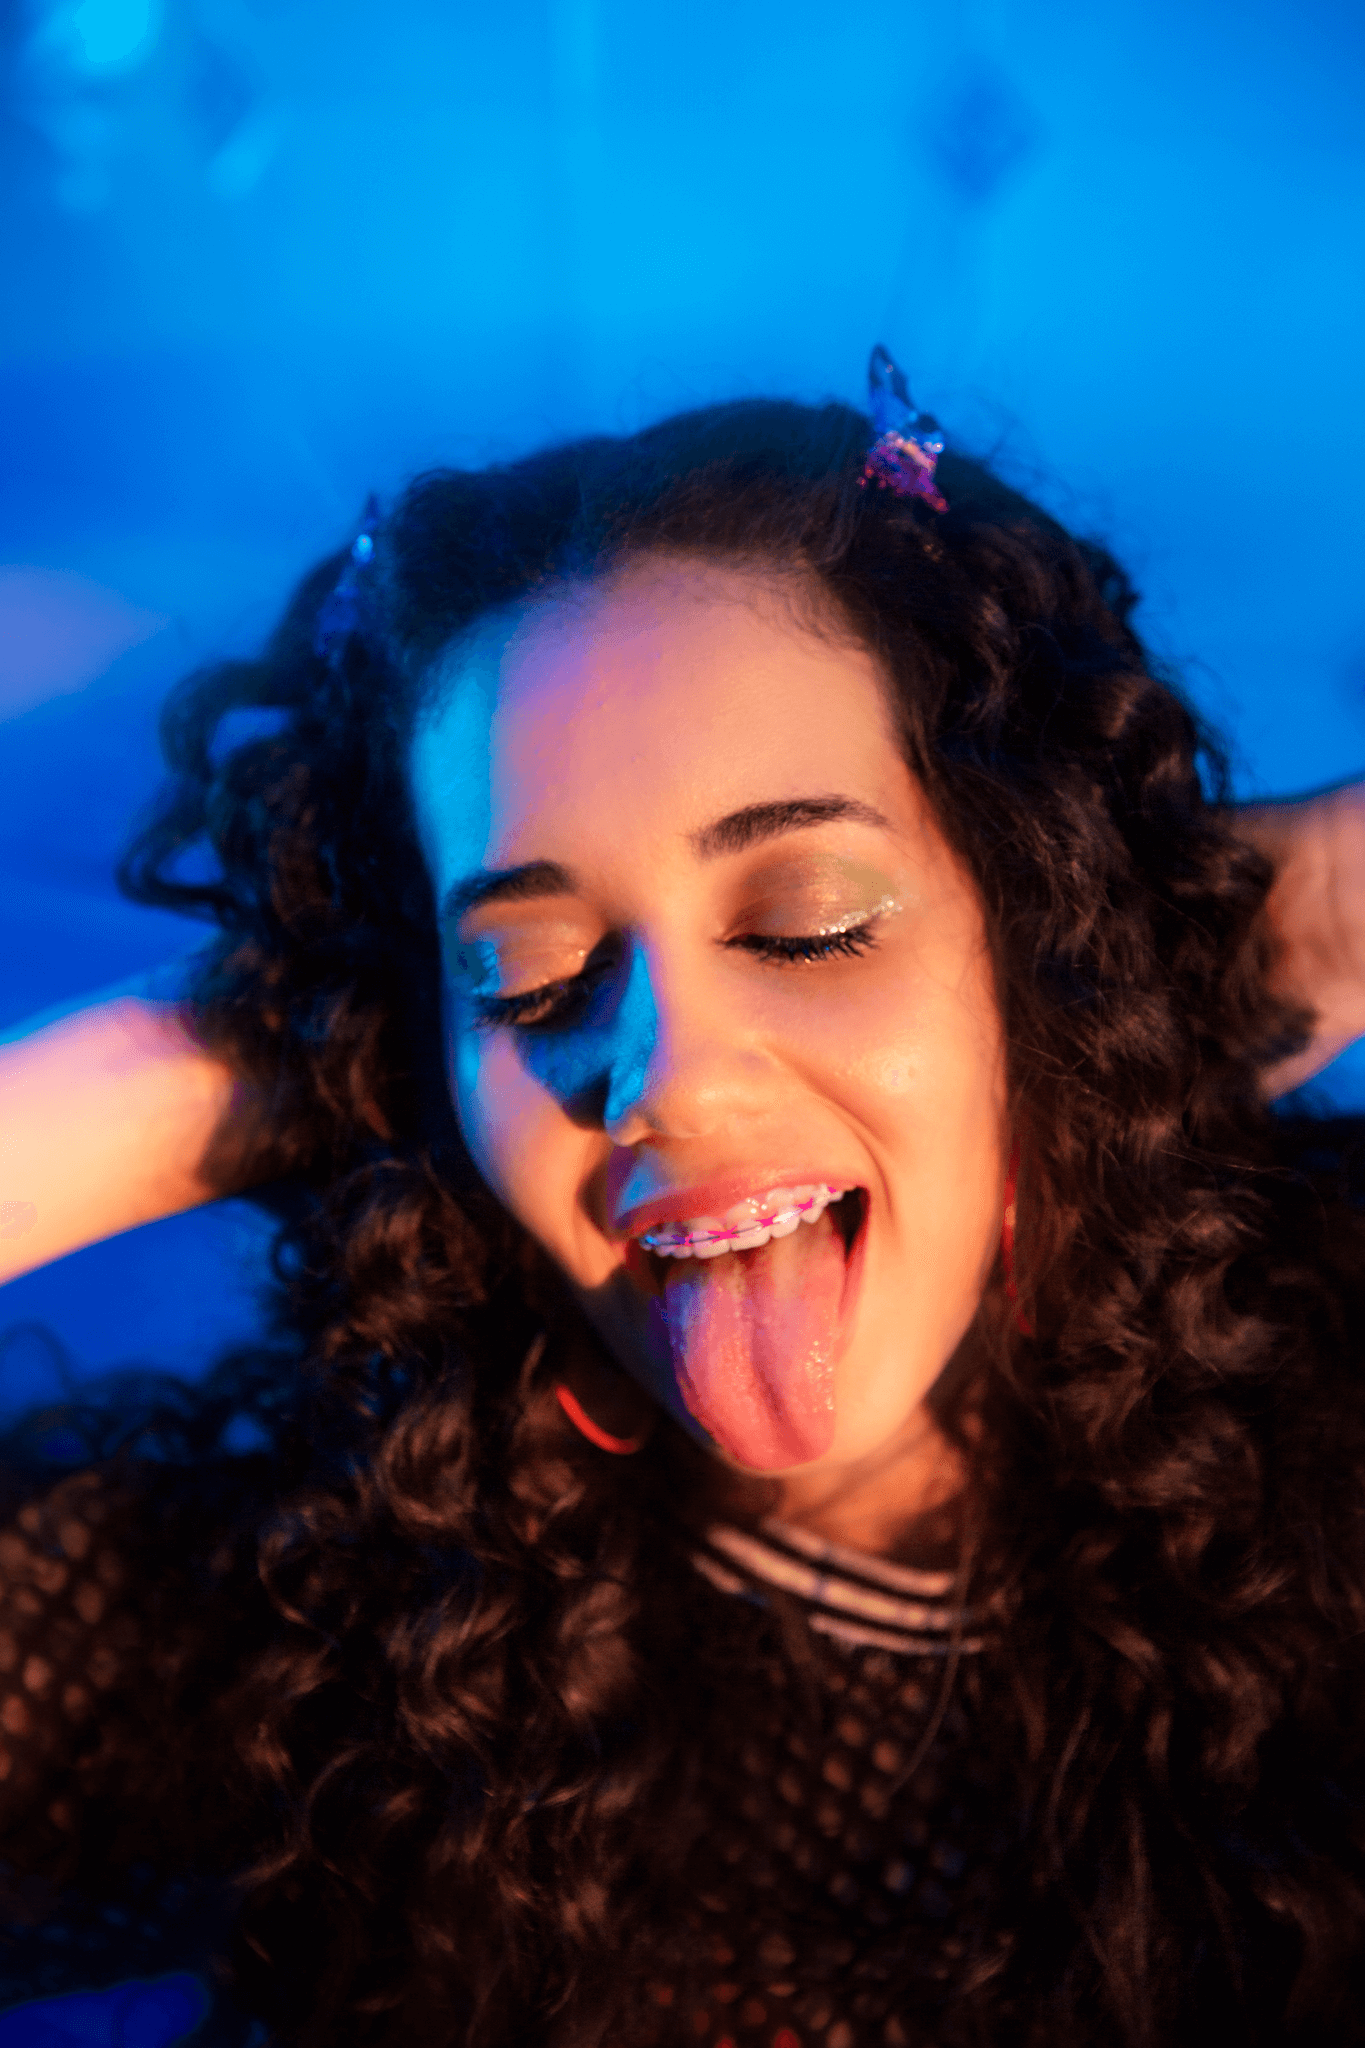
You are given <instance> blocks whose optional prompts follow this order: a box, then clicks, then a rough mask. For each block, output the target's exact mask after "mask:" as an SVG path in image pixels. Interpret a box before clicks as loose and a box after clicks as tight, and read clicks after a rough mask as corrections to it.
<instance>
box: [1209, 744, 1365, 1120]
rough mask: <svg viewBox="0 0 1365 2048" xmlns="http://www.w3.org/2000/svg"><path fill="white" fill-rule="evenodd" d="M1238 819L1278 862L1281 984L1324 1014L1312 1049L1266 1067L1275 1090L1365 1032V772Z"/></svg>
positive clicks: (1273, 916) (1249, 808)
mask: <svg viewBox="0 0 1365 2048" xmlns="http://www.w3.org/2000/svg"><path fill="white" fill-rule="evenodd" d="M1236 824H1237V828H1238V830H1239V831H1241V832H1243V833H1244V834H1245V836H1246V837H1247V838H1248V839H1250V840H1251V841H1252V842H1253V843H1254V844H1255V845H1256V846H1258V847H1259V848H1260V850H1261V851H1262V852H1263V853H1265V854H1267V855H1268V856H1269V858H1270V859H1271V860H1272V861H1273V862H1274V864H1275V868H1276V876H1275V881H1274V884H1273V886H1272V888H1271V892H1270V898H1269V902H1268V904H1267V912H1268V914H1269V917H1270V920H1271V923H1272V925H1273V927H1274V929H1275V932H1276V934H1277V935H1278V938H1279V940H1280V948H1281V950H1280V963H1279V970H1278V973H1277V976H1276V980H1277V984H1278V986H1279V987H1280V988H1281V989H1283V991H1284V992H1285V993H1286V994H1287V995H1292V996H1294V997H1296V998H1297V999H1298V1000H1299V1001H1301V1002H1303V1003H1306V1004H1308V1005H1309V1007H1310V1008H1311V1009H1312V1010H1313V1011H1314V1012H1315V1015H1316V1019H1317V1022H1316V1027H1315V1029H1314V1033H1313V1037H1312V1040H1311V1042H1310V1043H1309V1044H1308V1045H1307V1046H1306V1047H1305V1048H1304V1050H1303V1052H1301V1053H1300V1054H1298V1055H1297V1056H1296V1057H1295V1058H1294V1059H1291V1060H1285V1061H1284V1062H1282V1064H1281V1065H1279V1066H1278V1067H1274V1068H1272V1069H1271V1070H1270V1072H1269V1073H1268V1074H1267V1076H1266V1093H1267V1094H1268V1095H1270V1096H1275V1095H1280V1094H1283V1093H1284V1092H1285V1091H1286V1090H1287V1089H1289V1088H1296V1087H1298V1086H1299V1085H1300V1083H1301V1082H1304V1081H1307V1080H1309V1079H1310V1078H1311V1077H1312V1075H1314V1074H1316V1073H1317V1072H1318V1071H1319V1069H1320V1068H1322V1067H1325V1066H1326V1065H1327V1064H1328V1062H1329V1061H1330V1060H1334V1059H1335V1058H1336V1056H1337V1054H1338V1053H1339V1052H1344V1051H1345V1049H1346V1047H1347V1046H1348V1045H1350V1044H1351V1043H1352V1042H1353V1041H1354V1040H1355V1039H1357V1038H1359V1037H1361V1036H1362V1035H1365V782H1353V783H1348V784H1345V785H1343V786H1342V787H1341V788H1339V789H1329V790H1323V791H1320V792H1318V793H1317V794H1315V795H1313V796H1307V797H1301V798H1296V799H1295V800H1293V801H1292V802H1287V803H1266V804H1247V805H1245V806H1243V807H1242V808H1241V809H1239V811H1238V812H1237V814H1236Z"/></svg>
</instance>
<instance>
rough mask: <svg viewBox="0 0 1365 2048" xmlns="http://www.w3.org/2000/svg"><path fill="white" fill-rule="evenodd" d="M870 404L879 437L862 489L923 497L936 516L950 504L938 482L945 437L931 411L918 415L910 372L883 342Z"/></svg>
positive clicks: (870, 373)
mask: <svg viewBox="0 0 1365 2048" xmlns="http://www.w3.org/2000/svg"><path fill="white" fill-rule="evenodd" d="M867 392H868V403H869V408H870V410H871V413H872V423H873V425H874V426H875V427H876V429H877V438H876V440H875V441H874V442H873V443H872V446H871V447H870V448H869V449H868V451H867V460H866V462H864V464H863V473H862V475H861V476H860V477H859V479H858V488H859V489H860V490H865V489H866V488H867V485H868V484H869V483H874V484H876V486H877V488H878V490H881V491H894V492H895V494H896V496H897V497H898V498H923V500H924V502H925V504H926V505H931V506H932V507H933V509H934V511H935V512H946V511H947V510H948V501H947V499H946V498H945V497H943V495H942V494H941V492H940V491H939V489H938V486H937V484H936V483H935V482H934V472H935V470H936V469H937V468H938V458H939V456H940V455H942V453H943V435H942V434H941V432H940V431H939V424H938V421H937V420H936V419H935V418H934V417H933V415H932V413H927V412H917V411H916V409H915V406H914V403H913V401H912V399H911V397H910V387H909V385H908V384H907V383H906V381H905V372H904V370H902V369H900V368H899V367H898V365H897V364H896V363H895V362H893V361H892V359H891V357H890V355H889V354H888V353H887V351H886V350H885V349H884V348H883V347H882V345H881V343H880V342H878V344H877V346H876V348H874V349H873V351H872V360H871V361H870V362H869V364H868V366H867Z"/></svg>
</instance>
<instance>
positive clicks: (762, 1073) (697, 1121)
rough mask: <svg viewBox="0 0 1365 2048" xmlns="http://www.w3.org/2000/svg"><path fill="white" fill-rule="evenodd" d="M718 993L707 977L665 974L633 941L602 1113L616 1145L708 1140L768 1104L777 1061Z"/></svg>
mask: <svg viewBox="0 0 1365 2048" xmlns="http://www.w3.org/2000/svg"><path fill="white" fill-rule="evenodd" d="M718 997H719V991H718V990H716V989H715V988H714V987H711V986H708V985H707V984H706V977H704V976H701V977H698V976H696V975H691V976H689V975H686V974H684V973H682V972H681V971H673V972H665V970H664V968H663V966H662V964H661V963H660V962H659V961H657V960H655V961H651V959H650V957H649V955H648V953H647V952H646V949H645V947H644V946H643V945H640V944H638V943H637V944H635V945H634V946H633V947H632V949H631V957H630V967H629V972H628V974H627V977H626V983H625V987H624V989H623V991H622V994H621V1000H620V1002H619V1004H618V1006H617V1009H616V1012H615V1016H614V1018H613V1026H614V1029H613V1031H612V1054H611V1064H610V1069H609V1072H608V1075H607V1087H606V1097H605V1101H604V1105H603V1112H602V1124H603V1129H604V1130H605V1131H606V1133H607V1136H608V1137H609V1138H611V1139H612V1141H613V1142H614V1143H615V1144H617V1145H637V1144H640V1143H641V1142H644V1141H647V1140H649V1139H651V1138H653V1139H660V1138H663V1139H677V1140H684V1139H689V1138H706V1137H709V1136H711V1135H712V1133H714V1132H715V1131H717V1130H718V1129H720V1128H722V1127H728V1126H729V1125H732V1124H733V1123H735V1122H737V1121H742V1120H746V1119H747V1118H749V1117H752V1116H753V1115H754V1113H755V1111H756V1110H757V1109H758V1108H759V1107H760V1105H761V1102H762V1098H763V1095H764V1092H765V1090H764V1080H765V1077H766V1075H767V1074H768V1073H769V1071H770V1065H771V1063H770V1061H769V1060H768V1059H767V1058H766V1057H765V1055H764V1054H763V1053H762V1052H761V1051H759V1050H758V1049H757V1048H756V1047H752V1046H750V1045H748V1044H746V1043H745V1037H744V1033H743V1030H742V1027H740V1028H738V1029H737V1028H734V1027H735V1026H736V1024H737V1021H738V1020H733V1019H730V1020H727V1018H726V1016H725V1014H724V1010H723V1006H722V1004H721V1003H720V1001H719V1000H718ZM727 1022H728V1023H729V1025H730V1027H731V1028H728V1029H727Z"/></svg>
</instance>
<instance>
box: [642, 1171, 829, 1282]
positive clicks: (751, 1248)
mask: <svg viewBox="0 0 1365 2048" xmlns="http://www.w3.org/2000/svg"><path fill="white" fill-rule="evenodd" d="M741 1210H744V1211H748V1212H749V1213H748V1214H740V1213H738V1212H739V1211H741ZM867 1211H868V1195H867V1190H866V1188H860V1187H847V1188H837V1187H831V1186H830V1185H829V1184H828V1183H824V1182H822V1183H818V1184H815V1185H807V1186H802V1187H796V1188H778V1189H774V1190H772V1191H771V1193H770V1194H769V1195H767V1196H765V1197H763V1198H762V1200H756V1201H751V1202H746V1203H742V1204H737V1205H736V1209H735V1211H733V1212H729V1213H728V1214H727V1215H725V1216H721V1217H710V1216H706V1217H695V1218H688V1219H687V1221H686V1222H682V1223H670V1224H664V1225H662V1226H661V1227H659V1228H657V1229H654V1230H648V1231H645V1232H644V1233H643V1234H642V1235H641V1236H640V1237H633V1238H631V1239H630V1240H629V1241H628V1243H627V1247H626V1266H627V1268H628V1270H629V1271H630V1273H631V1275H632V1277H633V1278H634V1279H635V1280H636V1281H637V1282H638V1283H640V1284H641V1285H642V1286H644V1287H645V1288H646V1290H647V1291H648V1292H649V1293H651V1294H662V1292H663V1290H664V1288H665V1286H666V1285H667V1282H668V1279H669V1275H670V1273H671V1272H673V1271H674V1270H675V1262H682V1261H684V1260H692V1259H698V1260H701V1261H709V1260H712V1259H719V1258H722V1257H733V1258H737V1259H739V1260H740V1261H741V1263H742V1264H748V1263H750V1261H751V1257H752V1255H753V1254H754V1253H756V1252H760V1251H762V1250H763V1249H764V1247H765V1246H767V1245H769V1244H772V1243H774V1242H780V1241H781V1240H782V1239H783V1238H787V1237H792V1236H795V1235H796V1233H797V1232H798V1230H799V1229H800V1228H801V1226H802V1225H805V1226H807V1227H811V1228H813V1227H814V1226H816V1225H817V1224H819V1222H820V1220H821V1218H822V1217H824V1216H828V1219H829V1223H828V1227H830V1228H832V1229H833V1231H834V1234H835V1235H836V1237H837V1238H838V1240H839V1242H840V1243H841V1244H842V1246H843V1249H844V1258H845V1260H846V1261H850V1260H851V1259H852V1256H853V1251H854V1247H855V1245H857V1244H858V1242H859V1240H860V1239H861V1236H862V1232H863V1228H864V1225H865V1224H866V1222H867Z"/></svg>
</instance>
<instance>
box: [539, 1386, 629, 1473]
mask: <svg viewBox="0 0 1365 2048" xmlns="http://www.w3.org/2000/svg"><path fill="white" fill-rule="evenodd" d="M555 1398H556V1399H557V1400H558V1402H559V1405H560V1407H561V1408H562V1409H563V1410H564V1413H565V1414H566V1415H567V1416H568V1418H569V1420H570V1422H571V1423H572V1424H573V1426H574V1428H575V1429H576V1430H577V1431H578V1433H579V1435H580V1436H585V1437H586V1438H587V1439H588V1442H589V1443H590V1444H596V1445H597V1448H598V1450H599V1451H610V1452H611V1453H612V1455H613V1457H616V1458H630V1457H633V1456H634V1454H635V1452H636V1451H640V1450H643V1449H644V1438H643V1437H638V1436H609V1435H608V1433H607V1431H606V1430H605V1429H601V1428H599V1426H598V1425H597V1423H595V1422H594V1421H593V1419H592V1417H591V1415H589V1414H588V1411H587V1410H586V1408H585V1407H584V1406H583V1403H582V1402H581V1401H580V1400H579V1398H578V1396H577V1395H576V1394H575V1393H573V1392H572V1390H571V1389H570V1388H568V1387H566V1386H565V1385H564V1383H563V1381H562V1380H561V1381H560V1382H559V1383H558V1384H557V1385H556V1387H555Z"/></svg>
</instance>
